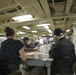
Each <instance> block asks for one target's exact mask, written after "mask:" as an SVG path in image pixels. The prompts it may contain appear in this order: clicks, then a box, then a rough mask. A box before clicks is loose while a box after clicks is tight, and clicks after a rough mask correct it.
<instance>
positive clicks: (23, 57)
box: [19, 48, 27, 61]
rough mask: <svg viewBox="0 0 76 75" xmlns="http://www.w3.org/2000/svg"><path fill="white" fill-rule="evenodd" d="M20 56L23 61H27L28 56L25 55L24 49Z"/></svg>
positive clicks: (20, 51)
mask: <svg viewBox="0 0 76 75" xmlns="http://www.w3.org/2000/svg"><path fill="white" fill-rule="evenodd" d="M19 54H20V56H21V59H22V60H23V61H26V58H27V55H25V51H24V48H22V49H21V50H19Z"/></svg>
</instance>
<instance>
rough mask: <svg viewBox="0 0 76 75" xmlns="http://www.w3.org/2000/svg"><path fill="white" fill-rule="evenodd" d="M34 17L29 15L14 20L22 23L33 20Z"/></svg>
mask: <svg viewBox="0 0 76 75" xmlns="http://www.w3.org/2000/svg"><path fill="white" fill-rule="evenodd" d="M32 17H33V16H32V15H30V14H27V15H21V16H16V17H13V18H12V19H13V20H15V21H19V22H22V21H29V20H32Z"/></svg>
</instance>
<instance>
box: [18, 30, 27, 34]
mask: <svg viewBox="0 0 76 75" xmlns="http://www.w3.org/2000/svg"><path fill="white" fill-rule="evenodd" d="M17 34H26V33H25V32H22V31H18V32H17Z"/></svg>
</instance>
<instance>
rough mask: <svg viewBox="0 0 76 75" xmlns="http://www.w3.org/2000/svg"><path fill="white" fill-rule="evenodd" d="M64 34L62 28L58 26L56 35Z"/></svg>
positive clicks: (55, 31)
mask: <svg viewBox="0 0 76 75" xmlns="http://www.w3.org/2000/svg"><path fill="white" fill-rule="evenodd" d="M63 34H64V32H63V30H62V29H60V28H56V29H55V30H54V35H56V36H62V35H63Z"/></svg>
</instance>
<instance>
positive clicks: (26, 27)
mask: <svg viewBox="0 0 76 75" xmlns="http://www.w3.org/2000/svg"><path fill="white" fill-rule="evenodd" d="M22 27H23V28H25V29H30V27H28V26H22Z"/></svg>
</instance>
